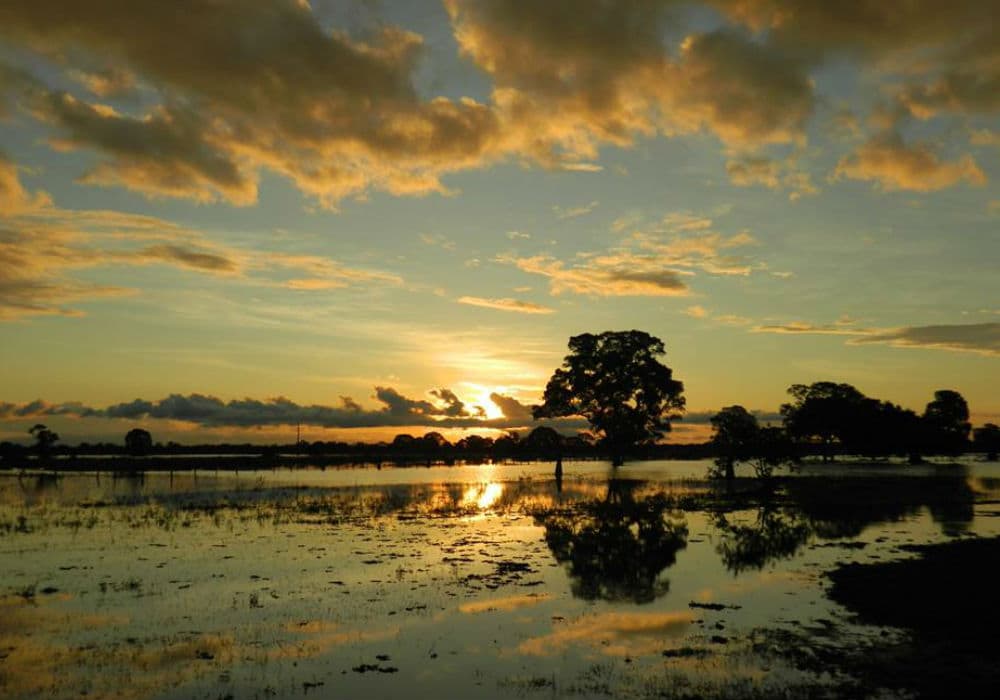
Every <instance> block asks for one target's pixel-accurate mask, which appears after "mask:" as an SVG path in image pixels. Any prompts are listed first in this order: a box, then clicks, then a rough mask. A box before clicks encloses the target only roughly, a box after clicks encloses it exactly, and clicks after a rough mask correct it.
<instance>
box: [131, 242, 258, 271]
mask: <svg viewBox="0 0 1000 700" xmlns="http://www.w3.org/2000/svg"><path fill="white" fill-rule="evenodd" d="M135 257H136V258H137V259H139V260H149V261H162V262H167V263H173V264H175V265H179V266H180V267H190V268H193V269H195V270H202V271H205V272H236V271H237V270H238V269H239V266H238V264H237V263H236V262H235V261H234V260H231V259H229V258H227V257H225V256H223V255H218V254H216V253H208V252H205V251H200V250H195V249H191V248H185V247H183V246H179V245H169V244H164V245H155V246H149V247H148V248H143V249H142V250H140V251H139V252H138V253H136V254H135Z"/></svg>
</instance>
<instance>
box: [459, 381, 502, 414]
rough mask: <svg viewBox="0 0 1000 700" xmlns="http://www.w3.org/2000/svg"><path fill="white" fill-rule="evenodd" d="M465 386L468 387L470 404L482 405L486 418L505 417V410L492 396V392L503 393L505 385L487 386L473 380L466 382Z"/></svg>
mask: <svg viewBox="0 0 1000 700" xmlns="http://www.w3.org/2000/svg"><path fill="white" fill-rule="evenodd" d="M465 386H467V387H468V396H469V404H471V405H472V406H481V407H482V409H483V412H484V415H485V418H486V420H497V419H500V418H503V417H504V415H503V411H501V410H500V407H499V406H497V405H496V404H495V403H493V399H491V398H490V394H503V393H504V388H503V387H487V386H483V385H482V384H473V383H471V382H466V383H465Z"/></svg>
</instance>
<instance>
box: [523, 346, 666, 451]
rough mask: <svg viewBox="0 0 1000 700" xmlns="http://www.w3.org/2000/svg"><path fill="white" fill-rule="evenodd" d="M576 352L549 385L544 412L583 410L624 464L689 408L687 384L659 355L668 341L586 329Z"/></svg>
mask: <svg viewBox="0 0 1000 700" xmlns="http://www.w3.org/2000/svg"><path fill="white" fill-rule="evenodd" d="M569 349H570V354H569V355H567V356H566V357H565V359H564V360H563V366H562V368H560V369H557V370H556V371H555V372H554V373H553V375H552V378H551V379H549V382H548V384H547V385H546V387H545V397H544V402H543V403H542V405H541V406H536V407H535V408H534V409H533V411H532V414H533V416H534V418H535V420H538V419H539V418H556V417H563V416H583V417H584V418H586V419H587V420H588V421H589V422H590V425H591V427H592V428H593V429H594V431H595V432H596V433H598V434H599V436H600V439H601V442H602V444H603V445H604V446H605V447H606V448H607V449H608V451H609V452H610V454H611V459H612V463H613V464H614V465H615V466H619V465H621V464H622V463H623V461H624V456H625V453H626V452H627V451H628V450H630V449H632V448H634V447H636V446H637V445H642V444H648V443H650V442H653V441H655V440H656V439H657V438H658V437H661V436H662V435H663V433H665V432H667V431H669V430H670V419H671V418H672V417H674V416H673V415H671V414H672V412H673V411H680V410H683V408H684V397H683V396H682V394H683V392H684V385H683V384H682V383H681V382H679V381H676V380H675V379H674V378H673V371H672V370H671V369H670V368H669V367H667V366H666V365H663V364H661V363H660V362H659V360H657V356H659V355H663V354H664V353H665V350H664V348H663V341H661V340H660V339H659V338H655V337H653V336H651V335H649V334H648V333H645V332H643V331H636V330H633V331H607V332H605V333H601V334H599V335H593V334H591V333H585V334H583V335H576V336H573V337H572V338H570V340H569Z"/></svg>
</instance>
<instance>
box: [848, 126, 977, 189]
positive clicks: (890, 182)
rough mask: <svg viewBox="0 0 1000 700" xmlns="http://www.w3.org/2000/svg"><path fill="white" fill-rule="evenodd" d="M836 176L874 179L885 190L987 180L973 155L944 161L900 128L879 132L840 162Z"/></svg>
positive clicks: (943, 185) (938, 187) (930, 187)
mask: <svg viewBox="0 0 1000 700" xmlns="http://www.w3.org/2000/svg"><path fill="white" fill-rule="evenodd" d="M834 176H835V177H847V178H851V179H854V180H871V181H874V182H876V183H878V184H879V185H880V186H881V187H882V188H884V189H886V190H915V191H917V192H931V191H934V190H940V189H944V188H946V187H951V186H952V185H955V184H957V183H959V182H963V181H964V182H967V183H969V184H972V185H984V184H986V174H985V173H983V171H982V170H980V168H979V166H978V165H977V164H976V161H975V160H974V159H973V158H972V156H970V155H964V156H962V157H960V158H959V159H958V160H954V161H944V160H942V159H941V157H940V156H939V155H938V154H937V153H936V152H935V150H934V149H933V148H932V147H931V145H930V144H928V143H922V142H918V143H911V144H907V143H904V142H903V139H902V137H901V136H900V135H899V133H898V132H895V131H890V132H884V133H882V134H879V135H877V136H875V137H873V138H872V139H870V140H869V141H867V142H866V143H864V144H863V145H861V146H860V147H859V148H858V149H857V150H856V151H855V152H854V153H852V154H851V155H848V156H845V157H844V158H842V159H841V160H840V162H839V163H838V164H837V167H836V170H835V171H834Z"/></svg>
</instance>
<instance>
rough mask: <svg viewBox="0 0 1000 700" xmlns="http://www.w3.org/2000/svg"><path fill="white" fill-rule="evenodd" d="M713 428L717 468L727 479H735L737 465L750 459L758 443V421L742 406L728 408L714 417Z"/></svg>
mask: <svg viewBox="0 0 1000 700" xmlns="http://www.w3.org/2000/svg"><path fill="white" fill-rule="evenodd" d="M712 427H713V428H714V429H715V435H713V436H712V445H713V447H714V448H715V450H716V452H717V455H716V457H715V464H716V467H717V468H718V469H719V470H721V471H722V472H723V473H724V475H725V477H726V479H729V480H732V479H735V478H736V463H737V462H739V461H742V460H745V459H747V458H749V457H750V453H751V451H752V450H753V447H754V444H755V443H756V442H757V439H758V435H759V433H760V426H759V425H757V419H756V418H755V417H754V416H753V414H752V413H750V412H749V411H747V410H746V409H745V408H743V407H742V406H726V407H725V408H723V409H722V410H721V411H719V412H718V413H716V414H715V415H714V416H712Z"/></svg>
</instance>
